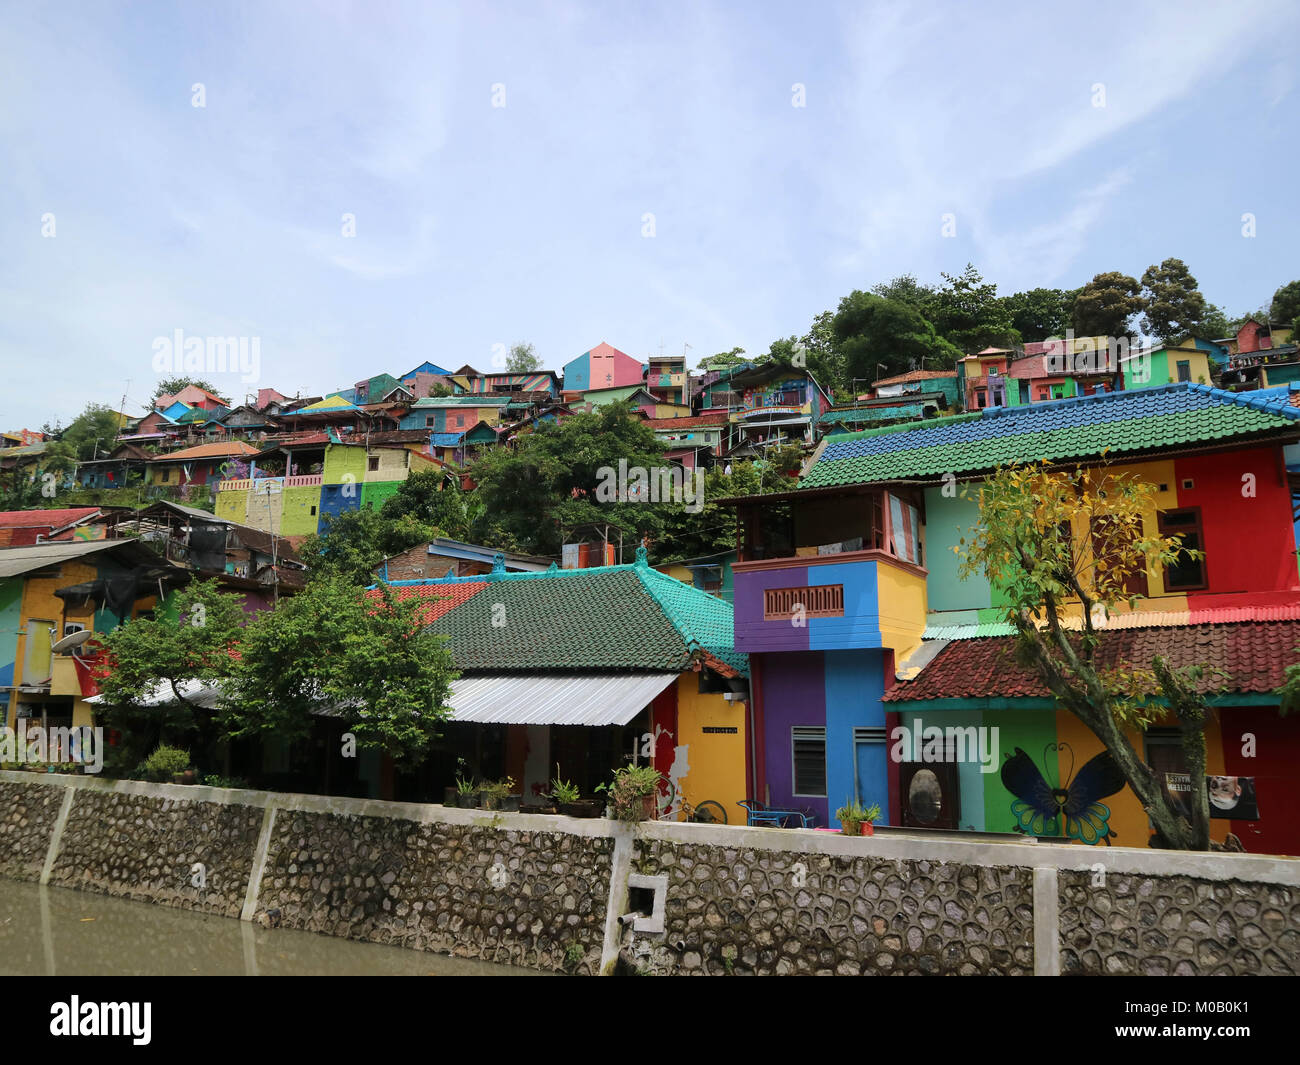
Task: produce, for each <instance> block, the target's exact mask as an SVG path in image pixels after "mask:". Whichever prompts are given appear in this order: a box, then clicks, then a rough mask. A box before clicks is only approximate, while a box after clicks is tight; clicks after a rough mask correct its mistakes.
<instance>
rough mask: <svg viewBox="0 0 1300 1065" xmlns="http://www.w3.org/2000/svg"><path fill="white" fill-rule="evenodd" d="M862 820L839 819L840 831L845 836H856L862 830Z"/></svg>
mask: <svg viewBox="0 0 1300 1065" xmlns="http://www.w3.org/2000/svg"><path fill="white" fill-rule="evenodd" d="M861 830H862V822H860V821H841V822H840V832H841V833H842V834H843V835H846V836H858V835H861V834H862V832H861Z"/></svg>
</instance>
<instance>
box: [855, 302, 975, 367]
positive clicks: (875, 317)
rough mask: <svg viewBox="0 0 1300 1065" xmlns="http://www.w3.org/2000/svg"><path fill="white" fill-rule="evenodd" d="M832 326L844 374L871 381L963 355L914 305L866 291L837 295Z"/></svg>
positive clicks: (953, 361) (938, 364) (947, 363)
mask: <svg viewBox="0 0 1300 1065" xmlns="http://www.w3.org/2000/svg"><path fill="white" fill-rule="evenodd" d="M831 331H832V335H833V337H834V339H835V346H836V349H837V351H838V353H839V355H840V356H841V357H842V358H843V360H844V374H845V377H846V378H858V379H861V380H866V381H875V380H879V379H880V378H882V377H891V376H893V375H894V374H899V373H905V372H906V371H908V370H913V369H920V368H921V367H922V363H923V361H925V360H928V362H929V365H930V366H931V367H932V368H934V367H947V366H950V365H955V364H956V360H958V359H960V358H961V355H962V353H961V351H960V350H958V349H957V348H956V347H954V346H953V345H952V344H950V343H948V342H947V341H946V340H944V339H943V338H942V337H940V336H938V335H937V334H936V333H935V331H934V326H932V325H931V324H930V323H929V322H928V321H927V320H926V319H925V317H924V316H923V315H922V314H921V313H920V312H919V311H917V310H916V309H915V308H913V307H909V306H908V305H907V304H906V303H899V302H898V301H897V300H890V299H885V298H883V297H881V296H876V295H873V294H871V293H869V292H857V291H855V292H851V293H850V294H849V295H847V296H845V297H844V298H843V299H842V300H840V305H839V309H838V310H837V311H836V312H835V317H834V318H833V319H832V320H831Z"/></svg>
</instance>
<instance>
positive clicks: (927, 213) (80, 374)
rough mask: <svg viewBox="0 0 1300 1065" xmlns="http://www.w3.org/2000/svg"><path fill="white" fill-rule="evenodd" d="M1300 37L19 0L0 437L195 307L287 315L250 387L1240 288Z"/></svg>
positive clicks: (1223, 9)
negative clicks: (983, 305) (949, 297)
mask: <svg viewBox="0 0 1300 1065" xmlns="http://www.w3.org/2000/svg"><path fill="white" fill-rule="evenodd" d="M1298 29H1300V6H1298V5H1295V4H1294V3H1288V2H1283V0H1234V2H1232V3H1222V2H1220V3H1196V2H1179V3H1167V4H1166V3H1133V2H1132V0H1128V2H1124V3H1105V2H1102V3H1095V2H1094V3H1089V4H1086V5H1078V4H1075V5H1042V4H1007V5H999V4H992V3H981V4H977V5H975V4H968V3H954V4H943V3H916V4H909V3H881V4H876V3H842V4H840V3H819V2H811V3H804V4H788V3H764V2H745V3H741V2H734V3H718V4H712V3H688V2H682V0H673V2H663V3H636V4H620V3H608V2H592V3H567V2H545V0H543V2H533V3H520V4H501V3H490V2H473V3H464V4H450V5H436V4H430V3H409V4H404V3H383V2H373V0H372V2H365V3H357V4H349V3H335V2H329V3H306V2H302V3H276V2H267V0H259V2H255V3H247V4H240V3H221V4H215V5H213V4H205V5H198V4H175V3H171V4H162V3H159V4H152V3H130V4H128V3H111V2H109V3H91V2H90V0H80V2H76V3H65V4H59V5H51V4H47V3H43V2H42V3H29V2H24V0H9V2H7V3H6V4H4V5H3V6H2V7H0V428H4V429H17V428H24V427H26V428H33V429H35V428H39V426H40V425H41V424H42V423H43V422H47V421H48V422H55V421H59V422H62V424H65V425H66V424H67V423H68V422H69V421H70V420H71V419H72V418H74V417H75V416H76V415H77V414H78V413H79V412H80V411H81V410H82V409H84V407H85V406H86V404H88V403H105V404H108V405H109V406H112V407H115V408H116V407H119V406H120V405H121V404H122V398H123V396H125V397H126V404H125V407H126V409H127V410H128V412H129V413H133V414H137V415H138V414H142V413H144V410H145V409H146V408H145V404H146V403H147V402H148V400H149V398H150V397H151V396H152V395H153V392H154V388H155V386H156V384H157V382H158V380H159V378H160V377H161V376H164V375H163V374H160V373H159V372H158V371H157V369H156V366H157V365H159V360H160V358H161V357H162V355H165V354H166V349H165V348H160V346H159V338H173V337H175V336H176V332H177V330H180V331H181V333H182V336H183V337H184V338H195V337H198V338H207V337H230V336H233V337H240V338H244V339H246V340H247V341H248V342H249V343H250V346H251V345H252V344H253V342H255V346H256V350H257V352H258V355H259V358H258V360H257V363H256V365H252V364H251V358H250V362H249V364H246V365H245V368H244V372H239V371H237V372H235V373H226V374H220V373H203V374H200V376H205V377H208V378H210V379H211V380H212V381H213V382H214V383H215V384H216V385H217V386H218V388H219V390H221V391H222V392H223V393H224V394H226V395H228V396H230V397H231V398H232V399H233V400H234V401H235V402H236V403H238V402H242V401H243V400H244V398H245V397H246V396H248V395H250V394H252V393H255V392H256V390H257V389H258V388H260V387H274V388H277V389H279V390H280V391H281V392H284V393H286V394H288V395H295V394H301V395H321V394H323V393H325V392H328V391H332V390H336V389H341V388H346V387H349V386H350V385H352V384H353V383H354V382H356V381H358V380H361V379H363V378H366V377H370V376H373V375H374V374H378V373H383V372H387V373H391V374H393V375H395V376H400V375H401V374H403V373H405V372H406V371H408V370H410V369H411V368H413V367H414V366H416V365H418V364H419V363H421V362H423V361H425V360H430V361H432V362H435V363H438V364H441V365H444V366H447V367H449V368H452V369H454V368H456V367H459V366H461V365H463V364H465V363H470V364H472V365H474V366H476V367H478V368H479V369H480V370H489V369H491V367H492V366H493V365H500V363H501V361H502V357H503V353H504V351H505V350H506V348H507V347H508V346H509V345H510V344H512V343H514V342H516V341H527V342H530V343H532V344H533V345H534V346H535V348H536V351H537V353H538V355H539V356H540V357H541V359H542V361H543V365H544V366H546V367H547V368H550V369H555V370H559V369H560V368H561V367H562V366H563V365H564V363H566V362H568V361H569V360H571V359H573V358H575V357H577V356H578V355H580V354H582V353H583V352H584V351H587V350H589V349H590V348H592V347H594V346H595V345H596V344H598V343H600V342H601V341H607V342H609V343H610V344H613V345H614V346H615V347H617V348H619V349H621V350H623V351H626V352H628V353H629V354H631V355H634V356H637V357H640V358H642V359H645V358H647V357H648V356H650V355H653V354H657V353H659V352H661V351H662V352H663V353H665V354H680V353H683V352H685V354H686V356H687V358H688V359H689V360H690V363H691V365H692V366H693V365H695V364H696V363H698V362H699V360H700V359H702V358H704V357H705V356H707V355H710V354H712V353H714V352H718V351H728V350H730V349H731V348H733V347H736V346H739V347H742V348H744V349H745V350H746V351H748V352H750V353H751V354H756V353H761V352H765V351H766V350H767V349H768V346H769V345H770V344H771V342H772V341H773V340H776V339H778V338H781V337H786V336H790V335H802V334H803V333H805V332H806V331H807V330H808V327H809V326H810V324H811V322H812V320H813V318H814V317H815V316H816V315H817V314H818V313H820V312H822V311H825V310H833V309H834V308H835V306H836V305H837V303H838V302H839V300H840V298H841V297H843V296H845V295H847V294H848V293H849V292H851V291H852V290H854V289H866V288H868V287H870V286H871V285H873V284H876V283H878V282H881V281H885V280H888V279H890V278H892V277H896V276H898V275H901V274H905V273H911V274H914V275H915V276H917V277H918V278H919V279H921V280H922V281H927V282H931V283H935V282H938V281H940V274H941V272H949V273H957V272H960V271H961V269H962V268H963V267H964V266H965V264H966V263H967V262H972V263H974V264H975V265H976V267H977V268H978V269H979V270H980V271H981V272H982V273H983V274H984V276H985V278H986V279H988V280H991V281H994V282H996V283H997V285H998V291H999V293H1003V294H1007V293H1011V292H1015V291H1018V290H1022V289H1026V288H1033V287H1038V286H1045V287H1071V288H1072V287H1075V286H1078V285H1081V284H1083V283H1084V282H1086V281H1087V280H1088V279H1089V278H1091V277H1092V276H1093V275H1094V274H1096V273H1099V272H1102V271H1108V270H1121V271H1123V272H1125V273H1128V274H1131V275H1133V276H1136V277H1140V276H1141V273H1142V271H1143V270H1144V269H1146V267H1147V266H1149V265H1151V264H1153V263H1158V262H1160V261H1162V260H1163V259H1165V258H1168V257H1171V256H1173V257H1177V258H1181V259H1183V260H1184V261H1185V262H1186V263H1187V264H1188V266H1189V267H1190V269H1191V271H1192V273H1193V275H1194V276H1195V277H1196V278H1197V279H1198V281H1199V282H1200V285H1201V289H1202V291H1203V292H1204V293H1205V295H1206V297H1207V299H1209V300H1210V301H1211V302H1213V303H1216V304H1219V305H1220V306H1222V307H1224V308H1225V309H1226V310H1227V311H1228V312H1229V314H1241V313H1246V312H1248V311H1251V310H1254V309H1256V308H1258V307H1260V306H1264V305H1267V303H1268V301H1269V300H1270V298H1271V296H1272V293H1273V292H1274V290H1275V289H1277V288H1278V287H1279V286H1280V285H1282V284H1284V283H1286V282H1288V281H1291V280H1294V279H1296V278H1297V277H1300V256H1297V254H1296V249H1297V248H1298V247H1300V212H1297V210H1296V207H1295V191H1294V190H1295V181H1296V178H1295V175H1296V172H1297V163H1298V162H1300V159H1298V158H1297V144H1298V143H1300V138H1298V136H1297V134H1298V133H1300V129H1298V126H1300V122H1298V121H1297V115H1300V106H1298V105H1300V88H1297V84H1296V80H1297V73H1296V72H1297V69H1300V68H1298V66H1297V64H1296V62H1295V58H1294V42H1295V40H1296V39H1297V30H1298ZM200 105H201V106H200ZM1244 216H1249V220H1244ZM1248 231H1250V232H1253V235H1248ZM250 350H251V347H250ZM160 352H161V354H160ZM494 360H495V361H494Z"/></svg>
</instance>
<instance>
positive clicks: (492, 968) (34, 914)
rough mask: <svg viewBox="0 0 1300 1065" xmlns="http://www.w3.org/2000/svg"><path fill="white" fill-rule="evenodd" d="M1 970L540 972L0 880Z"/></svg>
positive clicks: (191, 973) (87, 973)
mask: <svg viewBox="0 0 1300 1065" xmlns="http://www.w3.org/2000/svg"><path fill="white" fill-rule="evenodd" d="M0 975H3V976H541V975H544V974H542V973H538V972H534V971H533V970H531V969H518V968H513V967H511V966H506V965H493V964H491V963H489V962H481V961H471V960H469V959H466V958H449V957H447V956H446V955H442V954H433V953H428V952H425V951H419V950H407V949H405V948H402V947H390V946H384V945H382V944H379V943H360V942H357V941H355V940H350V939H338V938H336V937H334V936H322V935H317V934H316V933H314V932H300V931H297V930H295V929H285V928H262V927H260V926H258V925H253V924H250V923H249V922H247V921H236V920H233V919H232V918H229V917H215V916H213V915H211V914H203V913H199V912H196V911H194V910H176V909H172V908H171V907H168V906H154V905H151V904H150V903H147V902H132V901H131V900H129V899H116V898H110V897H108V896H105V895H94V894H91V893H89V892H85V891H69V890H67V889H64V888H51V887H41V886H40V885H38V884H29V883H22V882H19V881H14V880H0Z"/></svg>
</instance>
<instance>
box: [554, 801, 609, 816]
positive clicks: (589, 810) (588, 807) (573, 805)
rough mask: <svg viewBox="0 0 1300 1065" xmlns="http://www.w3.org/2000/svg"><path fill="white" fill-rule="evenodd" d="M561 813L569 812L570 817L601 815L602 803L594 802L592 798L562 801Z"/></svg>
mask: <svg viewBox="0 0 1300 1065" xmlns="http://www.w3.org/2000/svg"><path fill="white" fill-rule="evenodd" d="M560 813H562V814H567V815H568V816H569V817H599V816H600V803H598V802H593V801H592V800H591V799H579V800H578V801H577V802H566V803H561V804H560Z"/></svg>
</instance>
